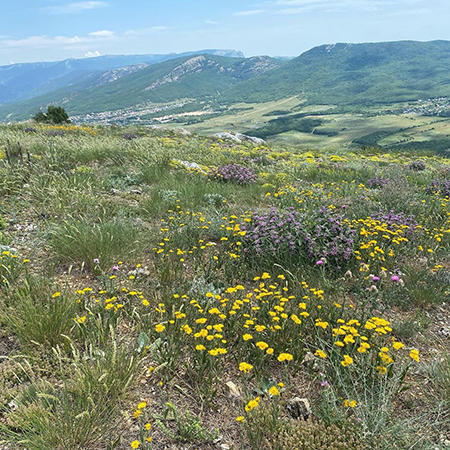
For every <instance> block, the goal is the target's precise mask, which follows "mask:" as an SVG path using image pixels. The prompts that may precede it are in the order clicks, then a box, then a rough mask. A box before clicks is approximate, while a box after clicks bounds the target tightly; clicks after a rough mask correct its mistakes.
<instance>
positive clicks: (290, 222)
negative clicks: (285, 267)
mask: <svg viewBox="0 0 450 450" xmlns="http://www.w3.org/2000/svg"><path fill="white" fill-rule="evenodd" d="M302 217H303V216H301V214H300V213H299V212H298V211H295V210H294V209H293V208H289V209H287V210H284V211H279V210H278V209H277V208H271V210H270V211H269V212H266V213H257V212H255V213H253V215H252V221H251V222H250V223H247V224H243V225H242V226H241V229H242V230H243V231H246V235H245V239H244V249H243V250H244V253H247V254H251V253H256V254H257V255H262V256H263V255H266V256H267V255H269V254H272V255H275V254H285V255H296V254H298V253H299V252H300V250H301V244H302V239H303V236H304V231H303V225H302Z"/></svg>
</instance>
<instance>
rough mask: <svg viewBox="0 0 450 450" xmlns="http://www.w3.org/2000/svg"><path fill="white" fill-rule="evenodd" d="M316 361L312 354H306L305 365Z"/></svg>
mask: <svg viewBox="0 0 450 450" xmlns="http://www.w3.org/2000/svg"><path fill="white" fill-rule="evenodd" d="M315 360H316V358H315V357H314V355H313V354H312V353H311V352H306V354H305V356H304V357H303V363H304V364H306V365H309V364H310V363H313V362H314V361H315Z"/></svg>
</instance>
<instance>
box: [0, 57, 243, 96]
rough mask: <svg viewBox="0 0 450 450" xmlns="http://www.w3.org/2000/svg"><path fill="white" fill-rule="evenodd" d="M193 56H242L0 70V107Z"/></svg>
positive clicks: (108, 60)
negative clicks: (115, 73)
mask: <svg viewBox="0 0 450 450" xmlns="http://www.w3.org/2000/svg"><path fill="white" fill-rule="evenodd" d="M197 54H212V55H217V56H224V57H234V58H243V57H244V55H243V54H242V52H240V51H236V50H218V49H207V50H200V51H193V52H185V53H180V54H176V53H170V54H161V55H157V54H147V55H106V56H98V57H95V58H81V59H66V60H64V61H56V62H38V63H24V64H12V65H8V66H0V104H1V103H9V102H12V101H18V100H21V99H27V98H33V97H37V96H39V95H42V94H46V93H48V92H52V91H54V90H56V89H59V88H62V87H65V86H68V85H71V84H73V83H78V82H82V81H84V80H86V79H87V78H89V77H91V76H96V75H99V74H100V73H103V72H107V71H110V70H113V69H120V68H125V67H130V66H133V67H135V68H139V65H140V64H148V65H150V64H157V63H160V62H164V61H168V60H171V59H176V58H180V57H184V56H190V55H197ZM142 68H144V67H142Z"/></svg>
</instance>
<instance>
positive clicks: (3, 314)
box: [0, 105, 450, 450]
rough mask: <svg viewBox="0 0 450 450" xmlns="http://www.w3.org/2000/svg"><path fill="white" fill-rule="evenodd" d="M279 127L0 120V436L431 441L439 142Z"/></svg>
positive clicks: (441, 215)
mask: <svg viewBox="0 0 450 450" xmlns="http://www.w3.org/2000/svg"><path fill="white" fill-rule="evenodd" d="M274 106H275V105H274ZM291 106H292V105H291ZM276 107H277V108H278V109H280V105H276ZM240 114H246V112H242V113H240ZM247 114H248V112H247ZM247 117H249V116H247ZM423 119H424V120H425V119H427V120H428V119H431V118H423ZM214 120H216V119H214ZM217 120H218V119H217ZM336 120H338V119H337V118H336ZM354 120H355V121H356V120H357V119H354ZM380 120H381V119H380ZM384 120H389V121H390V122H391V123H392V120H393V119H392V117H385V118H384ZM405 120H406V119H405ZM408 120H409V119H408ZM414 120H417V121H418V120H419V119H414ZM339 121H340V122H339V124H338V125H333V126H338V127H341V128H343V127H345V126H344V122H345V119H344V118H340V119H339ZM222 125H223V124H217V126H218V127H219V126H222ZM330 126H331V125H330ZM346 126H348V128H349V129H351V128H353V124H348V125H346ZM376 126H377V127H378V128H377V129H379V124H377V125H376ZM392 126H393V127H394V128H402V125H401V124H400V123H399V124H397V123H395V124H393V125H392ZM424 126H425V125H424ZM439 126H440V127H443V126H444V125H442V124H441V125H439ZM27 127H28V128H27ZM224 128H226V127H222V130H223V129H224ZM432 131H433V130H430V131H428V133H432ZM445 132H447V131H445ZM369 133H371V131H370V130H369V131H368V132H367V133H365V134H369ZM322 137H323V136H322ZM386 139H388V137H386ZM391 139H392V138H391ZM291 142H292V141H288V142H285V141H283V139H281V137H280V139H279V140H277V141H276V142H275V143H273V144H268V145H267V146H266V145H264V146H252V145H250V144H248V145H243V144H242V145H238V144H236V143H232V142H226V141H223V140H218V139H210V138H206V137H202V136H198V135H191V136H185V135H183V134H181V133H178V132H177V131H176V130H172V131H171V130H168V129H149V128H138V127H136V128H119V127H114V126H111V127H101V126H97V127H83V126H73V125H67V126H49V125H45V126H44V125H39V126H37V125H36V126H34V125H33V126H32V127H29V125H20V124H19V125H11V126H6V125H4V126H0V448H1V449H4V450H16V449H27V450H55V449H57V450H76V449H87V450H91V449H92V450H94V449H100V450H113V449H120V450H122V449H124V450H125V449H130V448H134V449H146V450H149V449H155V450H160V449H219V450H220V449H222V450H226V449H236V450H237V449H252V450H264V449H275V450H292V449H298V450H307V449H308V450H311V449H323V448H327V449H329V450H338V449H346V450H347V449H348V450H360V449H379V450H394V449H405V450H406V449H415V450H418V449H420V450H434V449H439V450H444V449H446V448H449V445H450V308H449V301H450V253H449V248H450V160H449V159H445V158H442V157H439V156H436V155H435V154H433V153H431V152H426V151H422V152H417V151H395V152H394V151H393V152H384V151H383V150H381V149H380V148H376V147H365V148H364V149H363V150H360V149H357V148H356V147H355V149H354V150H353V151H350V150H348V149H347V148H346V147H345V146H339V145H336V146H335V148H332V149H330V150H327V149H325V146H324V147H323V148H321V149H316V150H305V149H304V148H298V147H296V146H294V145H292V144H291ZM336 144H341V141H339V142H337V143H336Z"/></svg>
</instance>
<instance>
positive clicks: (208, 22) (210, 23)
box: [205, 20, 219, 25]
mask: <svg viewBox="0 0 450 450" xmlns="http://www.w3.org/2000/svg"><path fill="white" fill-rule="evenodd" d="M205 23H207V24H208V25H219V22H216V21H215V20H205Z"/></svg>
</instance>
